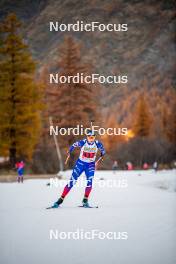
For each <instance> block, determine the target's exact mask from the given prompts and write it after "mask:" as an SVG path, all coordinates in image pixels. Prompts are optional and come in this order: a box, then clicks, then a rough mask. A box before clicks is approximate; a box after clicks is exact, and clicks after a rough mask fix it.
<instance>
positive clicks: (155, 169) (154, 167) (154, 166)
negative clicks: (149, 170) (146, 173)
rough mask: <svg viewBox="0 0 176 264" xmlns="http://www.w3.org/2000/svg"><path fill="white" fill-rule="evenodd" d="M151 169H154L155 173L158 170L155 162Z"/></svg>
mask: <svg viewBox="0 0 176 264" xmlns="http://www.w3.org/2000/svg"><path fill="white" fill-rule="evenodd" d="M153 169H154V171H155V172H157V170H158V162H157V161H155V162H154V163H153Z"/></svg>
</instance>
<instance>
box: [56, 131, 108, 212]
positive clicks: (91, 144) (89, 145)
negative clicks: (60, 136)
mask: <svg viewBox="0 0 176 264" xmlns="http://www.w3.org/2000/svg"><path fill="white" fill-rule="evenodd" d="M76 147H78V148H80V155H79V158H78V160H77V161H76V163H75V165H74V168H73V171H72V176H71V178H70V181H69V183H68V184H67V185H66V186H65V188H64V190H63V192H62V195H61V197H60V198H59V199H58V200H57V201H56V202H55V203H54V205H53V206H52V207H51V208H58V207H59V205H60V204H61V203H62V202H63V201H64V198H65V197H66V195H67V194H68V193H69V191H70V190H71V188H72V187H73V185H74V184H75V183H76V181H77V179H78V177H79V176H80V175H81V174H82V172H85V174H86V179H87V186H86V188H85V194H84V198H83V200H82V205H83V207H90V206H89V203H88V198H89V194H90V192H91V190H92V180H93V177H94V172H95V168H97V166H98V163H99V162H100V160H102V159H103V156H104V155H105V149H104V147H103V145H102V143H101V142H99V141H98V140H95V134H94V132H93V131H92V130H89V131H88V133H87V139H83V140H80V141H77V142H75V143H74V144H73V145H72V146H71V147H70V149H69V151H68V156H67V159H66V161H65V164H67V162H68V159H69V157H70V154H71V153H72V151H73V150H74V149H75V148H76ZM98 150H99V151H100V153H101V156H100V158H99V159H98V160H97V161H96V162H95V159H96V154H97V151H98Z"/></svg>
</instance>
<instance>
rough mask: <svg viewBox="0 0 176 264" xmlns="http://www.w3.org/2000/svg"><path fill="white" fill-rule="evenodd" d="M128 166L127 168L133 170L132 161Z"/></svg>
mask: <svg viewBox="0 0 176 264" xmlns="http://www.w3.org/2000/svg"><path fill="white" fill-rule="evenodd" d="M126 167H127V170H133V164H132V163H131V162H130V161H128V162H127V163H126Z"/></svg>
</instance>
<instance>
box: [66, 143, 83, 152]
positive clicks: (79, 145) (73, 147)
mask: <svg viewBox="0 0 176 264" xmlns="http://www.w3.org/2000/svg"><path fill="white" fill-rule="evenodd" d="M84 144H85V141H84V140H79V141H76V142H75V143H73V145H71V147H70V149H69V152H70V153H71V152H72V151H73V150H74V149H75V148H81V147H82V146H83V145H84Z"/></svg>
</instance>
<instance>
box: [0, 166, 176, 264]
mask: <svg viewBox="0 0 176 264" xmlns="http://www.w3.org/2000/svg"><path fill="white" fill-rule="evenodd" d="M69 175H70V171H67V172H65V175H64V178H65V179H66V178H68V177H69ZM82 177H83V178H84V176H82ZM47 182H49V181H48V180H26V181H25V182H24V184H17V183H1V184H0V214H1V216H0V219H1V224H0V262H1V263H2V264H22V263H25V264H32V263H33V264H48V263H52V264H55V263H57V264H59V263H67V264H70V263H73V264H88V263H89V264H90V263H92V264H94V263H101V264H116V263H118V264H131V263H134V264H149V263H150V264H175V263H176V248H175V245H176V171H174V170H173V171H160V172H158V173H156V174H155V173H154V172H153V171H131V172H127V171H118V172H116V174H114V173H113V172H112V171H98V172H96V176H95V186H94V188H93V191H92V193H91V199H90V203H91V204H93V205H97V204H98V205H99V208H98V209H85V208H79V207H77V206H78V205H80V203H81V200H82V197H83V193H84V187H83V186H81V185H82V181H81V179H80V180H79V182H78V183H77V185H76V186H75V188H74V189H72V191H71V192H70V194H69V196H68V197H67V198H66V199H65V201H64V204H63V206H62V208H59V209H55V210H54V209H53V210H45V207H47V206H49V205H50V204H52V203H53V202H54V201H55V200H56V199H57V197H58V194H60V193H61V191H62V185H63V184H64V182H63V180H62V181H59V183H58V185H59V186H58V187H55V186H53V185H50V186H47V185H46V183H47ZM55 182H56V181H55ZM93 230H96V231H93ZM60 232H61V233H60ZM63 232H64V233H63ZM68 232H76V233H74V235H72V234H71V233H68ZM86 232H90V233H89V234H92V233H91V232H96V234H100V233H99V232H103V233H101V234H105V235H107V233H108V232H114V233H116V234H117V236H116V238H118V239H108V238H105V239H100V238H99V237H98V235H97V236H95V237H94V239H85V238H84V239H81V238H80V239H76V238H78V235H80V234H82V237H84V236H85V233H86ZM114 233H113V234H114ZM53 234H54V235H53ZM58 234H59V235H58ZM111 234H112V233H111ZM57 235H58V237H57ZM61 235H62V236H61ZM69 236H70V239H66V238H68V237H69ZM80 236H81V235H80ZM101 236H102V235H101ZM57 238H58V239H57ZM61 238H62V239H61ZM74 238H75V239H74ZM89 238H90V237H89ZM101 238H102V237H101ZM111 238H112V237H111ZM122 238H123V239H122Z"/></svg>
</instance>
